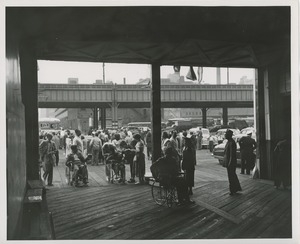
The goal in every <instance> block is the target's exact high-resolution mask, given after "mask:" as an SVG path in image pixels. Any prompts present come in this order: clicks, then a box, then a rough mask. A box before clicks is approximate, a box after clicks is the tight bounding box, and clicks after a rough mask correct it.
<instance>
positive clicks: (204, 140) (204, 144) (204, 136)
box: [189, 127, 210, 148]
mask: <svg viewBox="0 0 300 244" xmlns="http://www.w3.org/2000/svg"><path fill="white" fill-rule="evenodd" d="M200 128H201V127H194V128H191V129H189V132H193V134H195V135H197V134H198V132H199V131H200ZM201 131H202V148H208V145H209V136H210V135H209V130H208V129H206V128H201Z"/></svg>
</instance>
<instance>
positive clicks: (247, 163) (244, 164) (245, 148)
mask: <svg viewBox="0 0 300 244" xmlns="http://www.w3.org/2000/svg"><path fill="white" fill-rule="evenodd" d="M251 136H252V133H251V132H250V133H248V134H247V136H244V137H242V138H241V139H240V140H239V145H240V151H241V174H245V169H246V173H247V175H250V170H251V169H252V168H253V167H254V161H255V158H254V154H253V151H254V150H255V149H256V142H255V140H254V139H253V138H251ZM252 166H253V167H252Z"/></svg>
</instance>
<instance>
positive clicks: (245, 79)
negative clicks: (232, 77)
mask: <svg viewBox="0 0 300 244" xmlns="http://www.w3.org/2000/svg"><path fill="white" fill-rule="evenodd" d="M239 83H240V84H241V85H246V84H253V83H254V80H252V79H251V80H250V79H248V78H247V76H242V78H241V79H240V82H239Z"/></svg>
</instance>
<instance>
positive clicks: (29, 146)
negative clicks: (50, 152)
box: [16, 42, 40, 180]
mask: <svg viewBox="0 0 300 244" xmlns="http://www.w3.org/2000/svg"><path fill="white" fill-rule="evenodd" d="M20 67H21V88H22V100H23V104H24V106H25V128H26V130H25V133H26V159H24V160H26V174H27V180H38V179H39V177H40V176H39V144H38V142H39V138H38V135H39V125H38V80H37V59H36V55H35V48H34V47H33V46H32V44H31V42H26V43H23V45H22V48H21V50H20ZM16 150H17V149H16Z"/></svg>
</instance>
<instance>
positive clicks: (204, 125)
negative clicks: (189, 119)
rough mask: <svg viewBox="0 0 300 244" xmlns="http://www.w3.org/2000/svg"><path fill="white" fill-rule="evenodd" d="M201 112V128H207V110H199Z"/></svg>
mask: <svg viewBox="0 0 300 244" xmlns="http://www.w3.org/2000/svg"><path fill="white" fill-rule="evenodd" d="M201 110H202V127H203V128H206V127H207V122H206V120H207V108H201Z"/></svg>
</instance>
